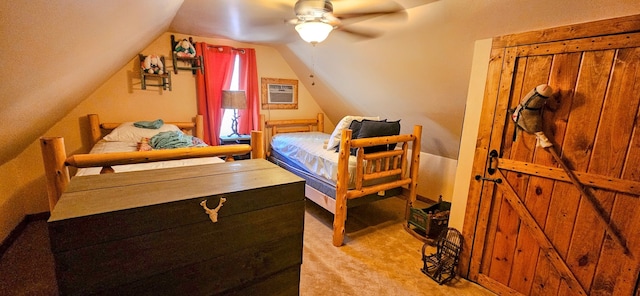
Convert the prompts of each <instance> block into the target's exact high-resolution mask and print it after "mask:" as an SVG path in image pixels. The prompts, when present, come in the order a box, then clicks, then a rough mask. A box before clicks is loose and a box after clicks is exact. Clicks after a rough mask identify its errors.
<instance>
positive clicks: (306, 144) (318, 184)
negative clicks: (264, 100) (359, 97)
mask: <svg viewBox="0 0 640 296" xmlns="http://www.w3.org/2000/svg"><path fill="white" fill-rule="evenodd" d="M354 119H355V120H354ZM359 119H362V117H355V116H347V117H345V118H343V119H342V120H341V121H340V123H338V125H337V126H336V129H335V130H334V131H333V133H332V134H327V133H324V116H323V114H322V113H320V114H318V115H317V117H316V118H311V119H289V120H264V118H263V120H262V123H263V127H262V131H263V132H264V133H265V141H268V143H267V142H265V147H266V148H267V152H266V154H267V159H268V160H270V161H271V162H274V163H276V164H278V165H279V166H281V167H283V168H285V169H286V170H288V171H290V172H292V173H294V174H296V175H298V176H300V177H302V178H303V179H305V180H306V187H305V196H306V197H307V199H309V200H311V201H313V202H315V203H316V204H318V205H320V206H321V207H323V208H325V209H326V210H328V211H329V212H331V213H333V214H334V220H333V239H332V243H333V245H334V246H336V247H339V246H341V245H342V244H343V242H344V235H345V222H346V218H347V208H349V207H354V206H357V205H360V204H362V203H366V202H371V201H375V200H379V199H382V198H387V197H391V196H397V195H400V194H403V189H406V190H407V191H408V193H406V195H407V209H406V211H407V213H405V215H408V211H409V209H410V207H411V205H412V204H413V203H414V202H415V200H416V185H417V183H416V182H417V178H418V165H419V162H420V159H419V158H420V153H419V151H420V140H421V134H422V126H419V125H416V126H414V128H413V133H411V134H400V133H399V121H398V122H397V132H398V133H397V134H396V135H390V136H373V137H359V136H358V135H355V136H354V137H353V138H352V135H354V134H356V132H359V134H360V136H362V134H363V132H362V130H360V131H356V130H355V129H356V128H355V127H354V126H353V125H352V122H353V121H356V122H360V123H361V122H364V121H366V118H365V120H359ZM378 122H382V121H378ZM384 122H386V121H384ZM350 128H351V129H350ZM352 129H353V130H352ZM333 143H336V144H338V143H339V145H337V147H334V144H333ZM380 147H385V148H384V149H379V148H380ZM409 150H411V152H410V151H409Z"/></svg>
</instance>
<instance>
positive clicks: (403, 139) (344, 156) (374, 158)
mask: <svg viewBox="0 0 640 296" xmlns="http://www.w3.org/2000/svg"><path fill="white" fill-rule="evenodd" d="M421 136H422V126H420V125H416V126H414V128H413V134H403V135H399V136H388V137H375V138H363V139H351V130H349V129H347V130H344V131H343V132H342V138H341V141H340V153H339V160H338V180H337V182H336V207H335V212H334V214H335V216H334V218H333V245H334V246H340V245H342V242H343V240H344V231H345V221H346V219H347V200H348V199H354V198H358V197H363V196H366V195H369V194H374V193H377V192H381V191H385V190H389V189H392V188H397V187H401V186H407V187H408V190H409V196H408V197H407V199H408V202H407V206H406V209H405V216H406V217H408V215H409V210H410V208H411V205H413V204H414V203H415V201H416V195H417V192H416V188H417V184H418V183H417V181H418V180H417V178H418V169H419V164H420V141H421ZM409 143H412V148H411V152H412V153H411V159H410V164H409V165H410V168H409V175H408V176H407V175H406V171H407V162H408V154H409V153H408V147H409ZM389 144H401V145H402V149H401V150H392V151H383V152H375V153H370V154H365V153H364V148H365V147H371V146H378V145H389ZM351 148H361V149H358V152H357V153H356V158H357V160H356V176H355V184H356V187H355V188H354V189H349V188H348V186H349V176H348V165H349V156H350V152H351ZM398 157H400V160H398ZM371 162H374V163H375V165H373V164H370V163H371ZM383 162H384V163H385V165H384V166H383V165H382V163H383ZM365 163H366V167H364V165H365ZM390 176H398V179H397V180H394V181H389V182H383V183H376V184H375V185H369V186H365V185H364V181H365V180H373V179H380V178H386V177H390ZM406 217H405V218H406Z"/></svg>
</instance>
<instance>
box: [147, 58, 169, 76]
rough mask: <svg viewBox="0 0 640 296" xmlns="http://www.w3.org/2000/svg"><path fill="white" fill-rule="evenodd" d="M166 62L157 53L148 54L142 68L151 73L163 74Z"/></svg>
mask: <svg viewBox="0 0 640 296" xmlns="http://www.w3.org/2000/svg"><path fill="white" fill-rule="evenodd" d="M163 69H164V64H162V60H161V59H160V57H159V56H157V55H148V56H147V57H146V58H144V62H143V63H142V70H143V71H145V72H147V73H149V74H163V73H164V71H163Z"/></svg>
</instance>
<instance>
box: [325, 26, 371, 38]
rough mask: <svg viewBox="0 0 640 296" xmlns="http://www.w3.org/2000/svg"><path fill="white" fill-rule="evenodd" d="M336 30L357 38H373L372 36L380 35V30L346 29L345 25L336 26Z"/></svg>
mask: <svg viewBox="0 0 640 296" xmlns="http://www.w3.org/2000/svg"><path fill="white" fill-rule="evenodd" d="M336 31H341V32H344V33H347V34H349V35H351V36H353V37H356V38H358V39H373V38H377V37H379V36H380V35H381V33H380V31H374V30H364V29H358V30H356V29H348V28H345V27H338V28H336Z"/></svg>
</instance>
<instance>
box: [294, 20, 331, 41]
mask: <svg viewBox="0 0 640 296" xmlns="http://www.w3.org/2000/svg"><path fill="white" fill-rule="evenodd" d="M331 30H333V26H331V25H329V24H327V23H323V22H304V23H300V24H297V25H296V31H298V34H299V35H300V38H302V40H304V41H306V42H309V43H319V42H322V41H324V40H325V39H327V37H328V36H329V33H331Z"/></svg>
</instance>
